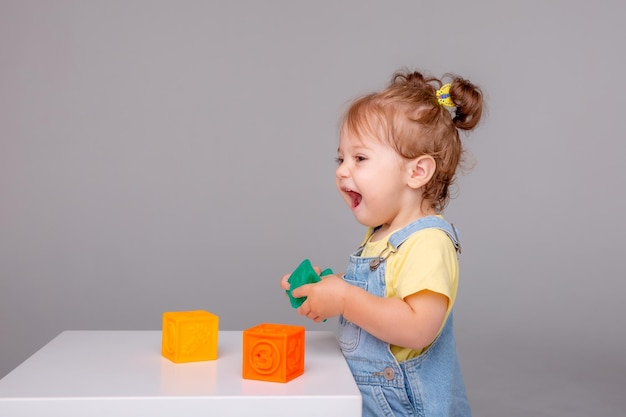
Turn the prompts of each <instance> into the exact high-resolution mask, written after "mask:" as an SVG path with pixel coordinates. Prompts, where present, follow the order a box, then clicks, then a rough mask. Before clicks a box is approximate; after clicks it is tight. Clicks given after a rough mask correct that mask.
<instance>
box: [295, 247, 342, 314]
mask: <svg viewBox="0 0 626 417" xmlns="http://www.w3.org/2000/svg"><path fill="white" fill-rule="evenodd" d="M332 273H333V271H332V269H330V268H328V269H325V270H323V271H322V273H321V274H319V275H317V272H315V269H313V265H311V261H309V260H308V259H305V260H304V261H302V263H301V264H300V265H298V267H297V268H296V269H295V270H294V271H293V272H292V273H291V275H290V276H289V279H288V280H287V282H289V289H288V290H287V291H286V292H287V295H288V296H289V301H290V302H291V307H293V308H298V307H300V306H301V305H302V303H304V301H305V300H306V297H300V298H295V297H294V296H293V295H291V291H293V290H295V289H296V288H298V287H300V286H302V285H304V284H314V283H316V282H320V277H323V276H325V275H331V274H332Z"/></svg>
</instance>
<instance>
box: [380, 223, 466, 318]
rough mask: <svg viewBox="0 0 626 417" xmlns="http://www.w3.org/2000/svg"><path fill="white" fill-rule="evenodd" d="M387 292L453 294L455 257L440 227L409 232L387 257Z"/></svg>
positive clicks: (402, 295) (394, 294) (456, 270)
mask: <svg viewBox="0 0 626 417" xmlns="http://www.w3.org/2000/svg"><path fill="white" fill-rule="evenodd" d="M387 262H388V265H387V275H386V277H385V278H386V281H387V296H388V297H398V298H406V297H408V296H410V295H412V294H415V293H417V292H419V291H422V290H430V291H433V292H436V293H440V294H443V295H445V296H446V297H448V299H450V301H451V302H450V305H449V306H448V308H451V307H452V303H453V302H454V299H455V298H456V291H457V287H458V273H459V266H458V259H457V253H456V250H455V248H454V245H453V244H452V241H451V240H450V238H449V237H448V235H447V234H446V232H444V231H443V230H440V229H432V228H431V229H424V230H420V231H418V232H416V233H414V234H413V235H411V236H410V237H409V238H408V239H407V240H406V241H405V242H404V243H403V244H402V245H401V246H400V249H399V250H398V252H396V253H395V254H394V255H393V256H390V257H389V259H388V260H387Z"/></svg>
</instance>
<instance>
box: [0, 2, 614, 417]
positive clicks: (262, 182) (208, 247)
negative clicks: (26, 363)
mask: <svg viewBox="0 0 626 417" xmlns="http://www.w3.org/2000/svg"><path fill="white" fill-rule="evenodd" d="M625 12H626V6H624V5H623V3H622V2H621V1H618V0H615V1H606V0H605V1H596V2H588V1H582V0H580V1H565V0H563V1H532V0H524V1H508V2H502V1H496V0H490V1H480V2H468V1H462V0H458V1H445V2H441V1H438V2H434V1H432V2H431V1H385V2H383V1H380V2H374V1H370V2H362V1H356V0H352V1H348V0H341V1H332V2H331V1H328V2H311V1H287V0H285V1H232V2H227V1H222V2H218V1H212V2H211V1H147V0H146V1H78V0H77V1H65V0H64V1H43V0H41V1H22V0H19V1H18V0H16V1H7V0H0V60H1V61H0V377H1V376H3V375H5V374H6V373H8V372H9V371H10V370H11V369H13V368H14V367H15V366H17V365H18V364H19V363H20V362H21V361H23V360H25V359H26V358H27V357H28V356H29V355H31V354H32V353H34V352H35V351H36V350H37V349H38V348H40V347H41V346H43V345H44V344H45V343H47V342H48V341H49V340H50V339H51V338H53V337H54V336H56V335H57V334H58V333H59V332H61V331H63V330H67V329H159V328H160V326H161V322H160V320H161V313H162V312H163V311H172V310H174V311H175V310H189V309H206V310H209V311H211V312H213V313H215V314H218V315H219V316H220V320H221V321H220V325H221V328H222V329H245V328H247V327H250V326H253V325H255V324H258V323H260V322H282V323H293V324H305V325H307V328H308V329H311V330H313V329H329V330H330V329H334V326H335V324H336V322H335V321H334V320H330V321H329V322H328V323H325V324H320V325H315V324H312V323H308V322H306V321H305V320H303V319H301V318H299V317H298V316H297V315H296V314H295V313H294V312H293V311H292V310H291V308H290V307H289V304H288V301H287V299H286V298H285V295H284V294H283V292H282V291H281V290H280V289H279V286H278V282H279V279H280V277H281V276H282V274H284V273H287V272H290V271H291V270H292V269H293V268H295V267H296V266H297V264H298V263H299V262H300V261H301V260H302V259H303V258H306V257H308V258H310V259H312V261H313V262H314V263H315V264H319V265H320V266H322V267H331V268H333V269H335V270H336V271H342V270H343V268H344V266H345V263H346V260H347V256H348V254H349V253H350V252H351V251H352V250H353V249H354V247H355V245H356V244H357V243H358V242H359V241H360V239H361V238H362V235H363V233H364V229H363V228H362V227H361V226H360V225H358V224H357V222H356V221H355V220H354V219H353V218H352V215H351V213H350V211H349V210H348V209H347V208H346V207H344V204H343V202H342V201H341V199H340V197H339V196H338V194H337V192H336V190H335V188H334V179H333V178H334V157H335V153H336V144H337V130H338V118H339V115H340V113H341V111H342V110H343V109H344V108H345V106H346V103H348V101H349V100H350V99H352V98H354V97H355V96H356V95H358V94H361V93H365V92H368V91H370V90H373V89H379V88H381V87H383V85H384V84H385V83H386V81H387V80H388V79H389V77H390V75H391V74H392V72H393V71H395V70H396V69H399V68H401V67H405V66H406V67H409V68H411V69H421V70H425V71H427V72H429V73H432V74H433V75H437V76H440V75H442V74H443V73H445V72H456V73H458V74H460V75H462V76H464V77H467V78H469V79H470V80H472V81H473V82H475V83H477V84H479V85H480V86H482V87H483V88H484V90H485V93H486V98H487V100H488V112H487V115H486V118H485V120H484V123H483V124H482V126H481V127H480V128H479V129H478V130H477V131H475V132H473V134H471V135H470V136H469V137H467V138H466V144H467V146H468V150H469V151H470V152H471V156H472V159H473V160H474V161H475V167H474V168H473V170H472V171H471V172H470V173H469V174H468V175H464V176H462V177H461V178H460V179H459V187H458V192H457V198H456V199H455V200H453V201H452V203H451V205H450V207H449V209H448V210H447V211H446V217H447V218H448V219H449V220H451V221H453V222H454V223H455V224H456V225H457V226H458V227H459V228H460V229H461V233H462V237H463V243H464V252H463V254H462V257H461V267H462V277H461V279H462V283H461V289H460V299H459V302H458V307H457V313H456V314H457V322H456V323H457V335H458V339H459V346H460V351H461V357H462V361H463V366H464V370H465V376H466V383H467V385H468V392H469V395H470V400H471V403H472V406H473V408H474V412H475V414H476V415H477V416H502V415H507V416H528V415H533V416H559V415H568V416H587V415H606V416H615V415H623V411H624V409H625V408H626V399H625V398H624V397H625V394H626V388H625V386H626V359H625V358H624V353H625V352H626V332H625V330H624V328H626V326H625V325H624V323H623V322H624V318H625V314H624V311H623V309H622V306H621V303H622V300H623V293H624V291H625V290H626V284H625V283H624V272H623V257H624V248H625V245H624V234H625V232H626V230H625V227H624V221H623V219H622V216H623V213H624V212H625V211H626V207H625V203H624V198H623V196H622V194H623V189H624V188H623V184H624V180H625V175H624V168H623V166H622V163H623V154H624V151H625V150H626V146H625V144H624V140H625V138H624V134H623V122H624V114H625V109H626V106H625V104H626V103H625V101H626V98H625V97H626V88H625V87H624V81H623V78H624V74H625V73H626V63H625V57H624V47H623V40H624V39H625V38H626V26H625V25H624V24H623V18H624V16H625V15H626V13H625Z"/></svg>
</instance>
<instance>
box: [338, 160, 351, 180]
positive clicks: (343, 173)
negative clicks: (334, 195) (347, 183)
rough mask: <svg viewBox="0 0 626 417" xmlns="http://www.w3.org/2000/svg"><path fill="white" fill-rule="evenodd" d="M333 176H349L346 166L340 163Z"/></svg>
mask: <svg viewBox="0 0 626 417" xmlns="http://www.w3.org/2000/svg"><path fill="white" fill-rule="evenodd" d="M335 174H336V175H337V178H346V177H348V176H349V175H350V170H349V169H348V167H346V164H345V163H344V162H342V163H341V164H340V165H339V166H337V170H336V171H335Z"/></svg>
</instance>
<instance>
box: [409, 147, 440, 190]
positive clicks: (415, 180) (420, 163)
mask: <svg viewBox="0 0 626 417" xmlns="http://www.w3.org/2000/svg"><path fill="white" fill-rule="evenodd" d="M436 167H437V163H436V162H435V158H433V157H432V156H430V155H422V156H418V157H417V158H415V159H411V160H410V161H409V162H407V168H408V174H409V178H408V182H407V184H408V186H409V187H411V188H414V189H418V188H421V187H423V186H424V185H426V184H427V183H428V181H430V179H431V178H432V177H433V175H434V174H435V168H436Z"/></svg>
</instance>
